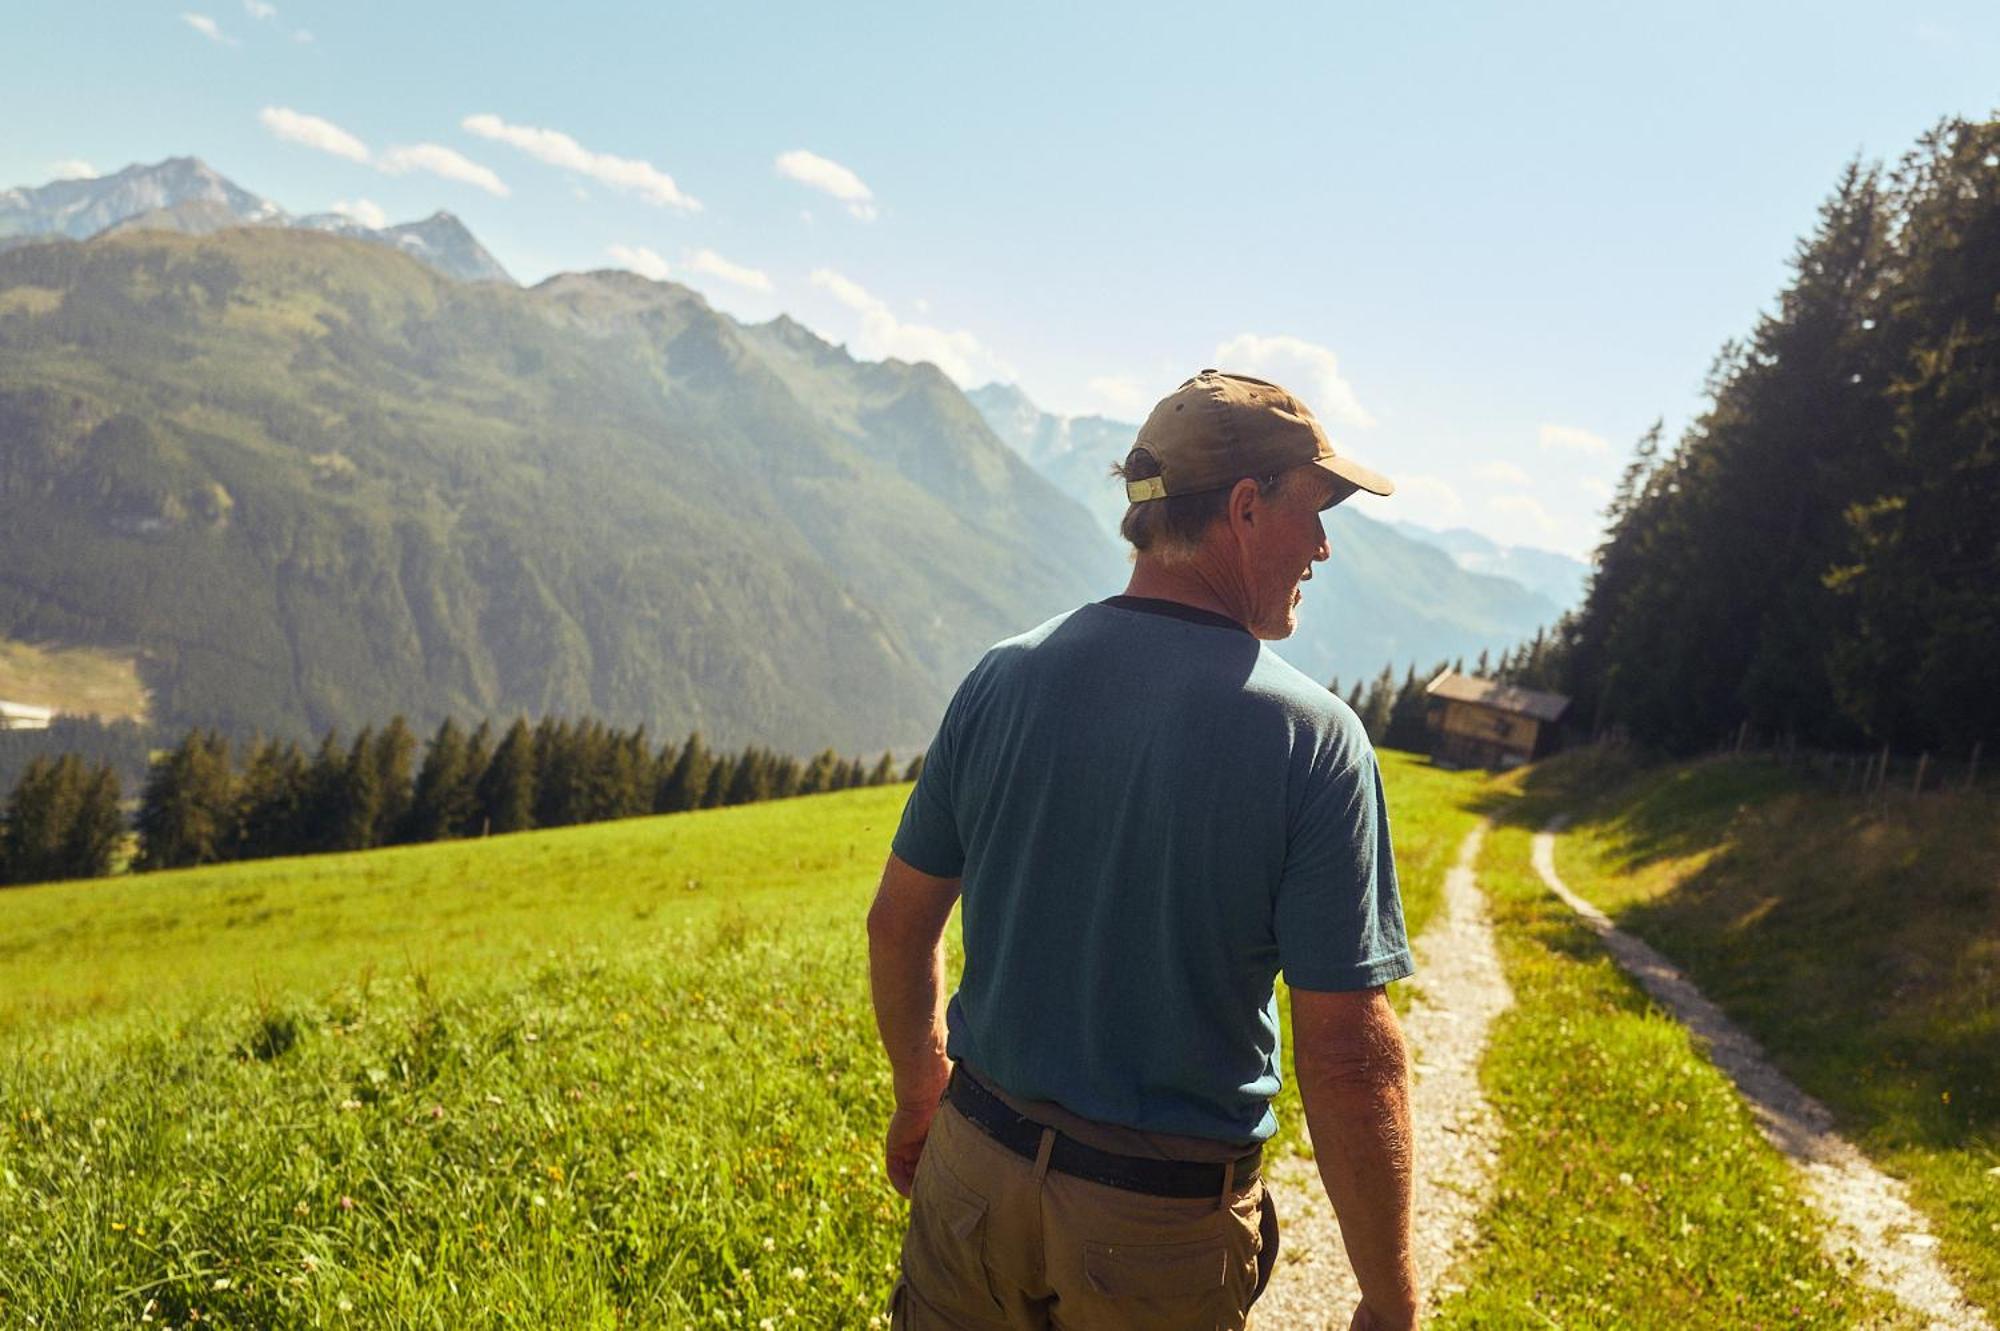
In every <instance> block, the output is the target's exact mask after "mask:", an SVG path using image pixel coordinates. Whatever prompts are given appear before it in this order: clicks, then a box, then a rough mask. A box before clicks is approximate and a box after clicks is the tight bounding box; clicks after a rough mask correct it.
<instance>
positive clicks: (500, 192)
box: [375, 143, 508, 199]
mask: <svg viewBox="0 0 2000 1331" xmlns="http://www.w3.org/2000/svg"><path fill="white" fill-rule="evenodd" d="M375 165H377V166H378V167H380V168H382V170H384V171H386V172H388V173H389V174H390V175H392V176H406V175H408V174H409V173H410V172H412V171H428V172H430V173H431V174H432V175H434V176H443V177H444V178H445V179H446V180H456V181H459V182H461V183H462V184H466V185H476V186H478V187H479V188H480V189H483V190H485V191H486V192H487V193H488V194H492V195H495V196H497V197H499V198H502V199H504V198H506V197H507V193H508V191H507V186H506V185H505V184H504V183H503V182H502V181H501V179H500V177H499V176H497V175H495V174H493V172H492V170H491V169H489V168H487V167H484V166H481V165H480V164H479V163H477V162H475V161H473V160H472V159H471V158H469V157H467V156H465V155H464V154H463V153H460V152H458V151H456V150H455V149H451V148H446V147H444V146H442V145H440V144H436V143H413V144H411V145H409V146H408V147H406V148H391V149H389V150H388V151H387V152H385V153H383V154H382V156H381V158H380V159H379V160H377V162H376V163H375Z"/></svg>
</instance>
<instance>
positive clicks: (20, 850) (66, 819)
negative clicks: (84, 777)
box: [0, 754, 78, 883]
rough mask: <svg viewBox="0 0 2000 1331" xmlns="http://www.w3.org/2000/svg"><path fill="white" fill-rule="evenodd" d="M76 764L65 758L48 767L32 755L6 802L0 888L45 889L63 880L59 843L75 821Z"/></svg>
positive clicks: (0, 846)
mask: <svg viewBox="0 0 2000 1331" xmlns="http://www.w3.org/2000/svg"><path fill="white" fill-rule="evenodd" d="M75 762H76V760H75V759H74V758H72V757H70V756H69V755H68V754H64V755H63V756H62V757H60V758H57V759H55V760H53V761H51V760H50V759H49V758H47V757H44V756H42V755H40V754H37V755H36V756H35V757H34V758H32V759H30V760H29V762H28V766H27V768H26V770H25V771H23V772H22V773H21V779H20V780H19V781H17V782H15V783H14V790H13V793H12V794H11V795H10V796H9V797H8V799H7V822H6V827H5V829H4V831H0V864H4V867H5V877H4V878H0V882H7V883H45V882H49V881H52V880H54V879H58V878H62V877H65V876H66V875H65V874H64V873H63V840H64V838H65V836H66V835H67V834H68V831H69V825H70V823H71V821H72V820H74V818H75V817H76V803H77V793H78V792H77V790H76V778H75V776H74V774H73V773H72V771H71V770H70V769H71V768H72V767H73V766H74V765H75Z"/></svg>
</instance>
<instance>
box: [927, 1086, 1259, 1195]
mask: <svg viewBox="0 0 2000 1331" xmlns="http://www.w3.org/2000/svg"><path fill="white" fill-rule="evenodd" d="M945 1099H947V1100H949V1101H950V1102H951V1103H952V1105H953V1107H955V1108H956V1109H957V1110H958V1112H959V1113H961V1114H963V1115H965V1117H966V1118H967V1119H969V1120H971V1122H972V1123H973V1125H974V1126H975V1127H977V1128H978V1129H979V1130H980V1131H981V1132H984V1133H985V1134H986V1135H987V1136H989V1137H991V1138H992V1139H993V1140H994V1141H996V1142H999V1143H1000V1144H1001V1145H1002V1146H1004V1147H1006V1148H1007V1149H1008V1150H1010V1151H1012V1152H1013V1153H1014V1154H1015V1155H1018V1156H1022V1157H1023V1158H1025V1159H1028V1160H1033V1159H1034V1158H1035V1157H1036V1156H1037V1155H1039V1154H1040V1153H1041V1148H1042V1133H1043V1132H1044V1131H1046V1130H1047V1129H1048V1124H1046V1123H1037V1122H1035V1120H1033V1119H1031V1118H1027V1117H1025V1116H1023V1115H1021V1114H1017V1113H1015V1112H1014V1111H1013V1110H1012V1109H1009V1108H1008V1107H1007V1104H1006V1102H1005V1101H1003V1100H1001V1099H1000V1098H999V1097H998V1096H996V1095H994V1094H993V1092H991V1091H989V1090H987V1089H986V1088H985V1087H984V1086H981V1085H980V1084H979V1083H978V1082H976V1081H974V1080H973V1079H972V1078H971V1077H968V1076H966V1075H965V1074H964V1073H962V1072H960V1071H959V1070H958V1069H956V1068H954V1069H952V1074H951V1082H950V1084H949V1085H947V1086H946V1088H945ZM1263 1158H1264V1148H1263V1147H1261V1146H1259V1147H1253V1148H1252V1149H1251V1150H1250V1152H1249V1154H1247V1155H1242V1156H1238V1157H1237V1158H1236V1161H1235V1165H1236V1177H1235V1179H1234V1180H1233V1183H1234V1186H1235V1188H1236V1189H1237V1190H1239V1191H1240V1190H1242V1189H1244V1188H1247V1187H1249V1186H1250V1185H1251V1184H1252V1183H1254V1182H1255V1181H1256V1179H1257V1166H1258V1165H1259V1164H1261V1163H1262V1162H1263ZM1049 1168H1050V1169H1053V1170H1056V1171H1057V1172H1059V1173H1063V1174H1069V1175H1072V1176H1074V1177H1076V1178H1080V1179H1085V1180H1087V1181H1089V1182H1091V1183H1102V1184H1104V1185H1105V1186H1107V1187H1112V1188H1123V1189H1125V1190H1126V1191H1127V1192H1143V1193H1147V1194H1149V1195H1150V1196H1154V1197H1220V1196H1221V1195H1222V1185H1223V1179H1224V1177H1225V1175H1226V1174H1227V1172H1228V1169H1229V1166H1228V1165H1226V1164H1200V1163H1197V1162H1195V1161H1192V1160H1148V1159H1145V1158H1143V1157H1141V1156H1133V1155H1114V1154H1112V1153H1111V1152H1110V1151H1100V1150H1098V1149H1097V1148H1095V1147H1093V1146H1085V1145H1084V1144H1083V1143H1082V1142H1080V1141H1078V1140H1076V1139H1075V1138H1074V1137H1066V1136H1064V1135H1063V1134H1062V1133H1060V1132H1058V1133H1056V1139H1055V1142H1054V1144H1053V1145H1051V1146H1050V1148H1049Z"/></svg>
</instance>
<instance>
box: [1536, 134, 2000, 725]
mask: <svg viewBox="0 0 2000 1331" xmlns="http://www.w3.org/2000/svg"><path fill="white" fill-rule="evenodd" d="M1996 163H2000V121H1996V120H1990V119H1989V120H1987V121H1984V122H1977V123H1974V122H1967V121H1949V122H1946V123H1944V124H1942V125H1940V126H1939V127H1937V128H1936V129H1935V130H1933V131H1932V132H1931V133H1929V134H1927V135H1926V136H1924V138H1923V139H1922V140H1921V141H1920V142H1919V143H1918V145H1917V147H1916V148H1915V149H1914V150H1913V151H1912V152H1911V153H1909V154H1908V155H1907V156H1906V157H1905V158H1904V159H1903V160H1902V162H1901V163H1899V164H1898V165H1897V166H1896V167H1895V168H1894V169H1892V170H1885V169H1883V168H1882V167H1881V166H1879V165H1877V166H1863V165H1861V164H1859V163H1856V164H1853V165H1851V166H1850V167H1849V168H1848V169H1847V170H1846V172H1845V174H1844V175H1843V176H1842V177H1841V179H1840V182H1839V184H1838V186H1837V187H1836V189H1835V190H1834V192H1833V194H1832V196H1831V197H1830V198H1829V199H1828V200H1827V201H1826V203H1825V204H1824V206H1823V207H1822V208H1821V209H1820V213H1819V219H1818V224H1817V226H1816V228H1815V229H1814V231H1813V232H1812V234H1811V235H1809V236H1808V237H1806V238H1805V239H1803V240H1802V241H1801V242H1800V243H1799V245H1798V248H1797V250H1796V252H1795V254H1794V256H1793V260H1792V268H1791V277H1790V280H1789V283H1788V285H1787V286H1786V288H1785V289H1784V290H1783V291H1782V292H1781V293H1780V295H1779V297H1778V300H1777V304H1776V308H1775V309H1773V310H1772V311H1771V312H1770V313H1769V314H1766V315H1765V316H1763V317H1762V318H1761V319H1760V320H1759V321H1758V323H1757V325H1756V327H1755V329H1754V331H1753V332H1752V333H1751V334H1750V336H1749V337H1748V338H1747V339H1746V340H1743V341H1741V342H1732V343H1730V344H1729V345H1728V346H1726V347H1725V348H1724V349H1723V350H1722V352H1721V354H1720V356H1719V357H1718V358H1717V360H1716V362H1715V365H1714V368H1713V369H1712V370H1711V372H1710V376H1709V381H1708V396H1709V405H1708V407H1707V408H1706V410H1705V411H1704V412H1703V413H1702V415H1701V416H1699V417H1698V418H1697V419H1696V420H1695V422H1694V423H1693V424H1692V425H1691V426H1690V427H1689V428H1688V430H1687V431H1686V432H1685V433H1684V434H1683V435H1682V436H1681V438H1680V440H1679V441H1678V443H1676V444H1674V445H1673V446H1671V447H1668V446H1667V445H1666V443H1665V441H1664V440H1663V439H1662V437H1661V434H1662V432H1661V429H1660V427H1659V426H1658V425H1657V424H1656V425H1655V426H1654V428H1653V429H1652V430H1651V431H1649V432H1648V433H1647V434H1646V435H1645V437H1643V438H1642V439H1641V440H1640V441H1639V443H1638V447H1637V449H1636V453H1635V456H1634V457H1633V459H1632V462H1631V465H1630V466H1629V467H1628V468H1627V469H1626V471H1625V473H1624V476H1623V478H1622V479H1621V482H1620V484H1619V485H1618V487H1617V489H1616V491H1615V493H1614V495H1613V498H1612V500H1611V504H1610V507H1609V509H1608V510H1607V514H1606V516H1607V518H1608V519H1609V523H1608V529H1607V533H1606V536H1605V540H1604V542H1603V544H1602V545H1601V546H1600V547H1599V549H1598V551H1597V557H1596V568H1595V571H1594V574H1593V576H1592V579H1591V582H1590V587H1589V591H1588V594H1587V597H1586V599H1585V601H1584V603H1583V605H1582V606H1581V607H1580V608H1579V609H1578V610H1576V611H1574V612H1572V613H1571V614H1569V615H1567V616H1565V617H1564V618H1563V619H1562V620H1561V621H1560V622H1559V623H1558V625H1557V626H1556V630H1555V632H1554V634H1553V635H1552V637H1553V643H1552V650H1551V652H1550V653H1549V654H1548V659H1546V660H1544V661H1543V662H1542V663H1541V665H1540V667H1539V668H1538V670H1536V671H1534V672H1530V671H1528V670H1527V669H1526V668H1522V669H1521V670H1517V671H1516V672H1515V673H1516V676H1517V677H1515V678H1510V679H1509V682H1514V683H1525V684H1530V685H1531V686H1535V687H1553V688H1555V689H1557V690H1558V691H1560V692H1564V693H1568V694H1570V695H1571V696H1572V697H1573V698H1574V699H1575V718H1574V719H1575V721H1576V723H1577V724H1579V725H1581V726H1582V727H1584V728H1586V729H1589V730H1593V731H1598V732H1619V733H1624V734H1626V735H1628V736H1630V737H1632V738H1634V739H1637V740H1640V741H1642V742H1644V743H1648V744H1650V745H1653V746H1656V747H1659V748H1662V749H1665V750H1667V751H1671V752H1689V751H1693V750H1696V749H1699V748H1702V747H1705V746H1707V745H1709V744H1712V743H1715V742H1716V741H1717V740H1718V739H1719V738H1722V737H1725V736H1728V735H1730V734H1732V733H1737V732H1738V731H1739V729H1740V728H1745V727H1747V728H1748V729H1749V730H1751V731H1753V732H1758V733H1764V734H1769V735H1779V736H1784V737H1786V738H1787V739H1788V740H1789V741H1794V742H1797V743H1800V744H1808V745H1814V746H1818V747H1825V748H1853V747H1859V746H1862V745H1866V746H1869V747H1884V746H1886V747H1893V748H1894V749H1896V750H1899V751H1903V752H1909V753H1917V752H1936V753H1946V754H1965V753H1967V752H1968V751H1969V750H1971V749H1972V747H1973V746H1975V745H1979V744H1982V743H1984V744H1987V745H1988V746H1989V747H1990V744H1991V742H1992V741H1993V740H1995V739H2000V688H1996V687H1995V686H1994V683H1995V678H1996V673H1995V671H1996V665H1995V663H1996V661H2000V301H1996V300H1995V298H1994V293H1995V292H2000V170H1996ZM1530 673H1533V674H1534V675H1535V678H1529V677H1527V676H1528V675H1529V674H1530ZM1538 681H1539V682H1538Z"/></svg>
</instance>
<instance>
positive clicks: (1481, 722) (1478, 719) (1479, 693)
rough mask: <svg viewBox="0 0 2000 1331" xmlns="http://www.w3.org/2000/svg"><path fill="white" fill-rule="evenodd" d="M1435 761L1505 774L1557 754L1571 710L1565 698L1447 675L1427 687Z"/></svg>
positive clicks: (1427, 714) (1427, 719)
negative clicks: (1561, 725)
mask: <svg viewBox="0 0 2000 1331" xmlns="http://www.w3.org/2000/svg"><path fill="white" fill-rule="evenodd" d="M1424 694H1425V702H1426V704H1427V706H1426V711H1425V717H1424V719H1425V722H1426V724H1427V725H1428V727H1429V729H1430V732H1431V758H1432V759H1433V760H1434V761H1436V762H1438V763H1441V764H1446V765H1449V766H1452V767H1490V768H1494V769H1496V770H1504V769H1506V768H1509V767H1518V766H1520V765H1521V764H1522V763H1525V762H1533V761H1534V760H1535V759H1537V758H1539V757H1541V756H1542V755H1544V754H1547V753H1552V752H1554V751H1555V749H1556V748H1557V747H1558V745H1559V744H1560V741H1561V736H1560V732H1559V730H1558V729H1557V724H1556V723H1557V722H1559V721H1561V720H1562V715H1563V713H1564V712H1566V711H1568V710H1569V699H1568V698H1565V697H1563V696H1562V695H1561V694H1560V693H1538V692H1536V691H1535V690H1534V689H1522V688H1516V687H1514V686H1513V685H1511V684H1499V683H1495V682H1494V681H1493V680H1490V679H1480V678H1479V677H1478V676H1476V675H1461V674H1459V673H1458V672H1457V671H1456V670H1446V671H1444V672H1442V673H1441V674H1439V675H1438V677H1437V678H1436V679H1434V680H1432V681H1431V682H1430V683H1429V684H1427V685H1425V686H1424Z"/></svg>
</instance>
